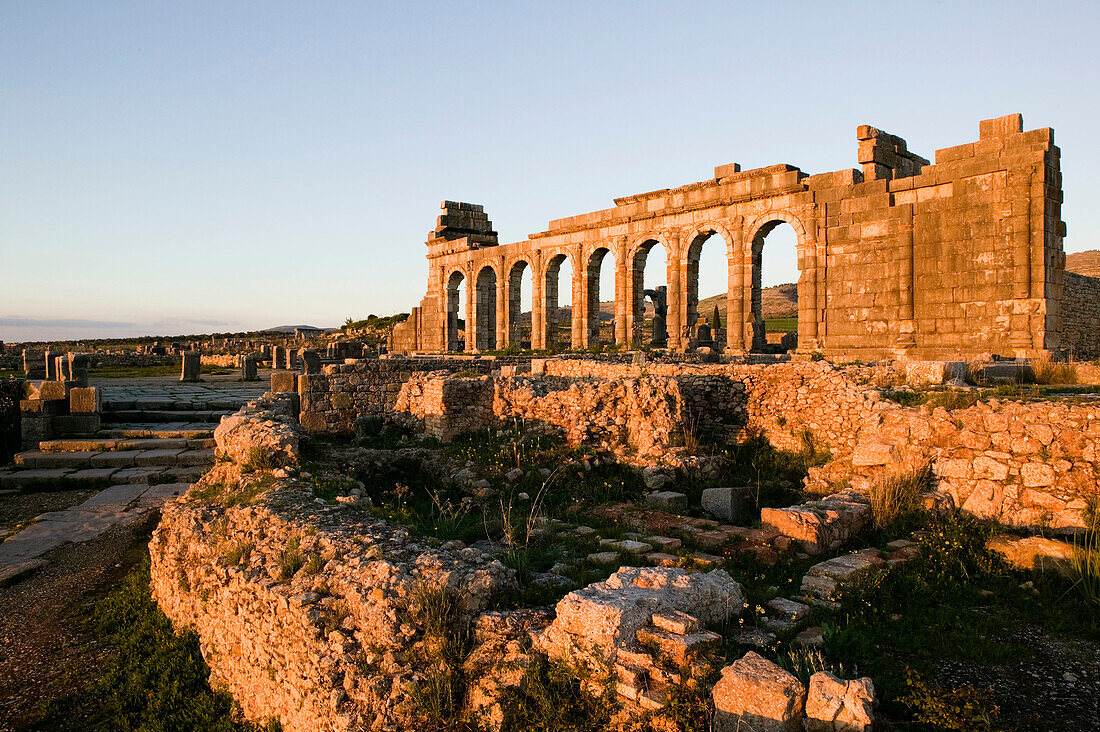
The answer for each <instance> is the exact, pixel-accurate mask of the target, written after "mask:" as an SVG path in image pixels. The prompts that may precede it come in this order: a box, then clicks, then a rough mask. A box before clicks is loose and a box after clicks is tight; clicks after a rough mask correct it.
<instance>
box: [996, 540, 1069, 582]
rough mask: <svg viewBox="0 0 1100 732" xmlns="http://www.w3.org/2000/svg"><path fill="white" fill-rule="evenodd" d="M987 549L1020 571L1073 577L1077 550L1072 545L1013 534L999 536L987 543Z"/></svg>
mask: <svg viewBox="0 0 1100 732" xmlns="http://www.w3.org/2000/svg"><path fill="white" fill-rule="evenodd" d="M985 548H986V549H989V550H990V551H995V552H997V553H998V554H1000V555H1001V556H1002V557H1004V559H1005V561H1006V562H1008V563H1009V564H1011V565H1012V566H1013V567H1017V568H1019V569H1041V570H1050V571H1055V572H1058V573H1059V574H1061V575H1063V576H1066V577H1070V576H1072V575H1073V557H1074V553H1075V552H1076V549H1075V548H1074V546H1073V545H1072V544H1067V543H1066V542H1064V541H1056V540H1054V539H1045V538H1043V537H1041V536H1029V537H1026V538H1021V537H1019V536H1012V535H1011V534H999V535H997V536H994V537H993V538H991V539H989V540H988V541H987V542H986V543H985Z"/></svg>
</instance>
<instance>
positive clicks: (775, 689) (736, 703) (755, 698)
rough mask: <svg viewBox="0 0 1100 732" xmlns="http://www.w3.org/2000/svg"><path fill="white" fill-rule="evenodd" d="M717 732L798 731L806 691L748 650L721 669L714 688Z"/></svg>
mask: <svg viewBox="0 0 1100 732" xmlns="http://www.w3.org/2000/svg"><path fill="white" fill-rule="evenodd" d="M712 696H713V699H714V732H799V731H800V730H801V729H802V714H803V711H804V709H805V705H806V689H805V687H803V686H802V682H800V681H799V680H798V679H797V678H795V677H794V676H792V675H791V674H789V673H787V672H786V671H784V670H783V669H781V668H780V667H779V666H776V665H775V664H774V663H772V662H771V661H769V660H767V659H765V658H763V657H762V656H760V655H759V654H757V653H754V652H752V651H749V652H748V653H746V654H745V655H744V656H743V657H742V658H740V659H739V660H737V661H734V662H733V663H732V664H730V665H729V666H726V667H725V668H724V669H722V678H721V679H719V681H718V683H717V684H715V685H714V690H713V692H712Z"/></svg>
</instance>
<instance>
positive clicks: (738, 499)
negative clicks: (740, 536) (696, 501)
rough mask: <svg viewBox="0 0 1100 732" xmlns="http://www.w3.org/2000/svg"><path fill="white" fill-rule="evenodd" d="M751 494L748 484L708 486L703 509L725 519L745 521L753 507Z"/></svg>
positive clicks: (705, 491) (734, 521)
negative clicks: (719, 486)
mask: <svg viewBox="0 0 1100 732" xmlns="http://www.w3.org/2000/svg"><path fill="white" fill-rule="evenodd" d="M751 495H752V494H751V489H750V488H748V487H746V486H731V487H724V488H707V489H705V490H704V491H703V497H702V504H703V510H704V511H706V512H707V513H709V514H711V515H712V516H717V517H718V518H720V519H722V520H723V521H729V522H731V523H735V524H739V523H743V522H744V521H745V519H746V518H747V517H748V514H749V511H750V510H751V507H752V498H751Z"/></svg>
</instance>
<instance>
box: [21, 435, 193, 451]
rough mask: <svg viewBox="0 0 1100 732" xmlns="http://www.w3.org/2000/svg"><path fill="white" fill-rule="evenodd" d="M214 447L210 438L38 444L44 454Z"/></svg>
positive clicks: (141, 438)
mask: <svg viewBox="0 0 1100 732" xmlns="http://www.w3.org/2000/svg"><path fill="white" fill-rule="evenodd" d="M212 447H214V440H213V438H210V437H201V438H195V439H187V438H182V437H178V438H177V437H168V438H164V439H160V438H153V437H139V438H134V439H128V438H102V439H101V438H98V437H94V438H90V439H79V440H43V441H42V442H40V443H38V449H39V450H41V451H42V452H118V451H123V450H209V449H211V448H212Z"/></svg>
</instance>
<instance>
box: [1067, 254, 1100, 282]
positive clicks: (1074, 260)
mask: <svg viewBox="0 0 1100 732" xmlns="http://www.w3.org/2000/svg"><path fill="white" fill-rule="evenodd" d="M1066 269H1068V270H1069V271H1070V272H1076V273H1077V274H1080V275H1085V276H1086V277H1100V250H1098V249H1090V250H1088V251H1086V252H1074V253H1073V254H1067V255H1066Z"/></svg>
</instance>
